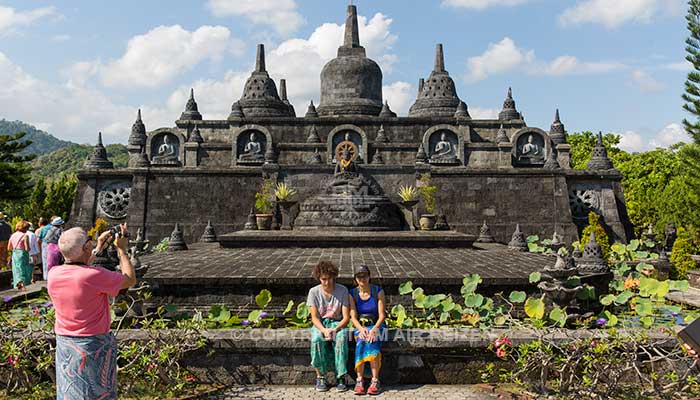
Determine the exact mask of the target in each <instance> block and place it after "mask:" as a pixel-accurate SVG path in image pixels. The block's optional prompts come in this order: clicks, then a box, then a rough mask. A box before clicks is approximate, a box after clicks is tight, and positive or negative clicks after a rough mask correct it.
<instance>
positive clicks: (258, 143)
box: [238, 132, 268, 164]
mask: <svg viewBox="0 0 700 400" xmlns="http://www.w3.org/2000/svg"><path fill="white" fill-rule="evenodd" d="M259 136H262V135H258V134H256V132H251V133H250V135H248V141H247V142H246V143H245V144H243V143H241V142H240V141H241V139H239V154H238V162H239V163H241V164H246V163H249V164H255V163H262V162H263V161H265V151H266V150H267V147H268V146H265V142H264V140H263V139H262V138H261V137H259ZM240 137H244V135H240Z"/></svg>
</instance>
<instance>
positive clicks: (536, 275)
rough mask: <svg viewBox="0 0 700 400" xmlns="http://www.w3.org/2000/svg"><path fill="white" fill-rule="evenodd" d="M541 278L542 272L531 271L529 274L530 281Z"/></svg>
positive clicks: (535, 281) (537, 280)
mask: <svg viewBox="0 0 700 400" xmlns="http://www.w3.org/2000/svg"><path fill="white" fill-rule="evenodd" d="M540 279H542V274H541V273H539V272H533V273H531V274H530V283H537V282H539V281H540Z"/></svg>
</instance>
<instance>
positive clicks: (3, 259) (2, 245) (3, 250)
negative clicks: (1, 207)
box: [0, 212, 12, 269]
mask: <svg viewBox="0 0 700 400" xmlns="http://www.w3.org/2000/svg"><path fill="white" fill-rule="evenodd" d="M10 236H12V227H11V226H10V224H8V223H7V222H5V214H3V213H1V212H0V269H4V268H5V267H6V266H7V254H8V253H7V242H8V241H9V240H10Z"/></svg>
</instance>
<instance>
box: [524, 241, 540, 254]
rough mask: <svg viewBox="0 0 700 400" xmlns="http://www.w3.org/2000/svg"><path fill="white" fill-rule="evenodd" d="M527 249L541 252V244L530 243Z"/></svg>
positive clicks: (532, 251) (531, 251)
mask: <svg viewBox="0 0 700 400" xmlns="http://www.w3.org/2000/svg"><path fill="white" fill-rule="evenodd" d="M527 251H529V252H530V253H540V252H541V250H540V246H539V245H538V244H537V243H528V244H527Z"/></svg>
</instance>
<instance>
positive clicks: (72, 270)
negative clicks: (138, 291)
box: [47, 265, 124, 336]
mask: <svg viewBox="0 0 700 400" xmlns="http://www.w3.org/2000/svg"><path fill="white" fill-rule="evenodd" d="M48 278H49V279H48V284H47V287H48V290H49V296H51V300H52V301H53V306H54V308H55V309H56V324H55V327H54V328H55V330H56V334H57V335H62V336H94V335H101V334H104V333H107V332H109V324H110V316H109V299H108V296H112V297H115V296H116V295H117V294H118V293H119V290H120V289H121V286H122V283H123V282H124V276H123V275H122V274H121V273H119V272H112V271H108V270H106V269H104V268H102V267H90V266H86V265H57V266H55V267H53V268H51V270H50V271H49V277H48Z"/></svg>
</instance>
